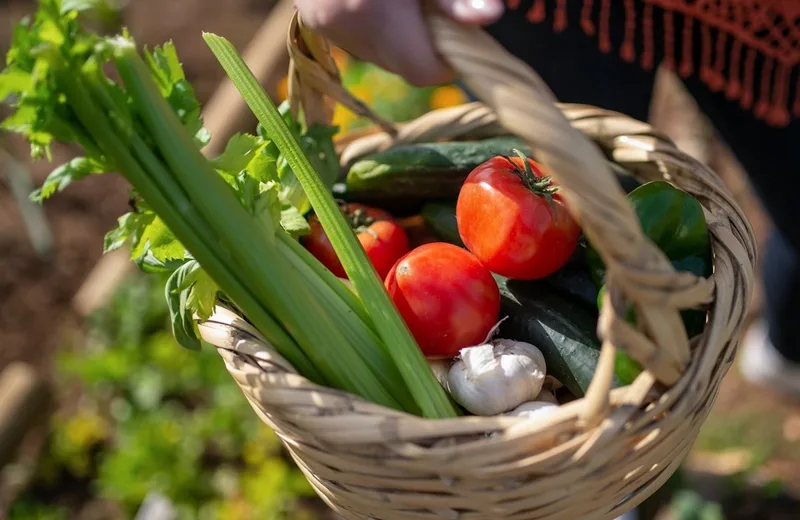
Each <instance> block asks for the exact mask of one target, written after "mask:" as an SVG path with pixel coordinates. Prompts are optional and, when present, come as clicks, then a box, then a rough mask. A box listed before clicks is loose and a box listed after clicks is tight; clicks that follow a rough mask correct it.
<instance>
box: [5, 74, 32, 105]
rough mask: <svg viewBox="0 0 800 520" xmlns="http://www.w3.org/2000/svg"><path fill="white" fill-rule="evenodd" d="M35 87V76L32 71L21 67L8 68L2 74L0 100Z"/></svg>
mask: <svg viewBox="0 0 800 520" xmlns="http://www.w3.org/2000/svg"><path fill="white" fill-rule="evenodd" d="M32 88H33V76H31V73H30V72H25V71H23V70H19V69H8V70H5V71H3V73H2V74H0V101H3V100H5V99H6V98H7V97H8V96H9V95H11V94H15V93H18V92H27V91H28V90H31V89H32Z"/></svg>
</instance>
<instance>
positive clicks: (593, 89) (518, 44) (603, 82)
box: [487, 0, 800, 362]
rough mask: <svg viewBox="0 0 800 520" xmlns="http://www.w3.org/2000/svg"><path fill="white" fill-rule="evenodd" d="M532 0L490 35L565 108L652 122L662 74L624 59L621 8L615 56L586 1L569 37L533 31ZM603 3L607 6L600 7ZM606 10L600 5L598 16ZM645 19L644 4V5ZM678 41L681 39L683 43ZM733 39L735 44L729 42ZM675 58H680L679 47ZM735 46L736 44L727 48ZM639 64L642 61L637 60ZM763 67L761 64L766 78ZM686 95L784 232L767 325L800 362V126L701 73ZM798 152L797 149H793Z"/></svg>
mask: <svg viewBox="0 0 800 520" xmlns="http://www.w3.org/2000/svg"><path fill="white" fill-rule="evenodd" d="M531 4H532V0H528V1H527V2H525V1H523V2H521V5H520V7H519V8H518V9H515V10H510V9H509V10H507V12H506V14H505V15H504V16H503V18H502V19H501V20H500V21H499V22H498V23H496V24H494V25H492V26H490V27H489V28H488V29H487V30H488V31H489V33H490V34H491V35H492V36H493V37H494V38H495V39H497V41H498V42H500V44H502V45H503V46H504V47H505V48H506V49H508V50H509V51H510V52H512V53H513V54H515V55H516V56H518V57H519V58H520V59H522V60H524V61H525V62H527V63H529V64H530V65H531V66H532V67H533V68H534V70H536V72H537V73H538V74H539V75H540V76H541V77H542V79H543V80H544V81H545V82H546V83H547V84H548V85H549V86H550V88H551V89H552V90H553V92H554V93H555V95H556V97H557V98H558V99H559V100H560V101H563V102H568V103H569V102H572V103H586V104H591V105H595V106H598V107H602V108H606V109H610V110H614V111H618V112H622V113H624V114H627V115H629V116H631V117H633V118H636V119H638V120H641V121H645V120H647V118H648V111H649V106H650V99H651V95H652V91H653V84H654V81H655V67H654V68H653V69H652V70H650V71H647V70H645V69H644V68H643V67H642V66H641V65H640V64H639V63H638V61H637V62H636V63H627V62H625V61H624V60H622V59H621V58H620V56H619V48H620V44H621V43H622V35H623V27H624V19H625V18H624V15H625V13H624V9H623V6H622V2H613V3H612V6H611V18H610V34H611V36H612V46H613V47H612V51H611V52H610V53H608V54H604V53H602V52H601V51H600V50H599V49H598V45H597V41H596V38H597V37H596V36H594V37H590V36H588V35H586V34H585V33H584V32H583V30H582V29H581V28H580V26H579V18H580V9H581V6H582V5H583V1H581V0H569V3H568V27H567V30H565V31H563V32H560V33H557V32H555V31H554V30H553V28H552V25H553V24H552V20H546V21H545V22H543V23H540V24H531V23H530V22H528V21H527V20H526V19H525V13H526V12H527V10H528V8H529V7H530V5H531ZM595 4H601V2H595ZM597 9H599V6H598V5H595V10H597ZM637 10H638V11H639V12H638V15H639V19H641V16H640V15H641V10H642V5H641V3H640V2H637ZM653 20H654V26H653V42H654V44H655V45H654V51H655V63H656V64H657V63H658V62H659V61H660V59H661V58H662V57H663V41H664V27H663V17H662V16H661V13H660V12H659V10H658V9H656V10H655V16H654V17H653ZM699 25H700V24H695V27H694V30H695V33H696V34H695V37H694V38H693V41H694V42H699V41H700V28H699ZM682 30H683V27H682V20H681V17H679V16H676V17H675V31H674V34H676V35H680V34H681V33H682ZM637 38H638V40H637V45H636V48H637V50H640V49H642V46H641V38H642V31H641V27H639V28H638V31H637ZM677 40H680V38H678V39H677ZM729 40H730V39H729ZM677 45H678V48H677V49H676V52H675V55H676V56H680V53H681V52H682V51H681V49H680V41H678V42H677ZM728 45H731V42H730V41H729V42H728ZM700 51H701V46H700V45H699V44H696V45H694V47H693V49H692V52H693V54H694V63H695V64H699V63H700ZM637 57H638V56H637ZM762 66H763V60H762V59H761V58H760V57H759V59H758V60H757V62H756V69H755V71H756V76H755V77H756V78H759V77H760V72H761V67H762ZM685 85H686V87H687V90H688V91H689V92H690V93H691V95H692V96H693V97H694V98H695V99H696V100H697V103H698V105H699V106H700V109H701V110H702V111H703V112H704V113H705V114H706V115H707V116H708V118H709V119H710V120H711V122H712V124H713V125H714V127H715V129H716V130H717V132H718V133H719V135H720V136H721V137H722V138H723V139H724V140H725V141H726V142H727V143H728V145H729V146H730V147H731V149H732V150H733V152H734V153H735V155H736V156H737V158H738V159H739V161H740V162H741V163H742V165H743V166H744V168H745V169H746V170H747V172H748V173H749V175H750V179H751V181H752V184H753V186H754V188H755V190H756V192H757V194H758V195H759V197H760V199H761V201H762V203H763V205H764V207H765V208H766V210H767V212H768V214H769V216H770V217H771V218H772V220H773V222H774V224H775V227H776V228H777V231H776V236H775V237H774V238H773V240H772V241H771V242H770V244H769V247H768V250H767V254H766V257H765V258H764V259H763V262H762V270H763V277H764V283H765V286H766V296H767V298H766V300H767V301H766V318H767V321H768V324H769V330H770V337H771V339H772V341H773V343H774V344H775V346H776V348H777V349H778V350H779V351H780V352H781V353H782V354H783V355H784V356H785V357H787V358H789V359H791V360H793V361H795V362H800V319H797V318H796V317H795V316H797V315H800V314H798V313H800V260H799V258H800V255H798V253H797V252H798V251H800V225H797V224H796V223H795V219H797V217H798V216H799V215H800V204H798V202H797V201H796V195H795V193H794V190H793V189H791V187H790V185H791V181H790V180H789V179H790V178H791V176H793V175H797V174H800V121H798V120H794V121H792V122H791V123H790V125H789V126H788V127H784V128H775V127H771V126H768V125H767V124H766V123H765V122H763V121H761V120H759V119H757V118H756V117H755V116H754V115H753V113H752V111H751V110H746V109H743V108H741V107H740V106H739V103H738V102H736V101H731V100H728V99H727V98H726V97H725V94H724V92H712V91H711V90H710V89H709V88H708V86H706V85H705V84H704V83H703V82H702V81H701V80H700V78H699V77H698V76H697V73H695V74H694V75H692V76H690V77H689V78H687V79H686V80H685ZM792 143H793V144H794V146H793V147H792V146H790V145H791V144H792Z"/></svg>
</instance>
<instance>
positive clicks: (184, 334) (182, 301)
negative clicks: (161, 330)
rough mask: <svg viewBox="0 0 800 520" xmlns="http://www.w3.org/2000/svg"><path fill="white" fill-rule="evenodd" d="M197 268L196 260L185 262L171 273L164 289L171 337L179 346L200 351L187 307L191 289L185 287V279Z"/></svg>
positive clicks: (197, 337)
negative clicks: (173, 337)
mask: <svg viewBox="0 0 800 520" xmlns="http://www.w3.org/2000/svg"><path fill="white" fill-rule="evenodd" d="M199 268H200V264H198V263H197V261H196V260H190V261H189V262H186V263H185V264H183V265H182V266H181V267H179V268H178V269H176V270H175V272H173V273H172V275H171V276H170V277H169V278H168V279H167V283H166V285H165V287H164V295H165V297H166V299H167V307H168V308H169V317H170V326H171V327H172V335H173V336H175V340H176V341H177V342H178V344H179V345H181V346H182V347H184V348H187V349H190V350H200V348H201V343H200V338H199V335H198V332H197V325H196V324H195V321H194V317H193V316H192V311H191V310H190V309H189V305H188V302H189V293H190V291H191V288H190V287H188V288H187V287H186V279H187V278H188V277H189V276H190V275H192V273H193V272H194V271H195V270H197V269H199Z"/></svg>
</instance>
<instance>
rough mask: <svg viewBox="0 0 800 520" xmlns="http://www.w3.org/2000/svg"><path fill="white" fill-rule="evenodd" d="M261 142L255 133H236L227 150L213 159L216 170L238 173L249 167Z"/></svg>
mask: <svg viewBox="0 0 800 520" xmlns="http://www.w3.org/2000/svg"><path fill="white" fill-rule="evenodd" d="M261 142H262V141H261V139H260V138H258V137H256V136H254V135H250V134H234V135H233V136H231V138H230V139H228V143H227V144H226V145H225V150H224V151H223V152H222V153H221V154H220V155H219V156H217V157H215V158H214V159H212V160H211V164H212V166H214V169H215V170H221V171H222V172H225V173H227V174H230V175H236V174H238V173H239V172H240V171H242V170H244V169H245V168H247V165H248V164H250V161H252V160H253V156H254V155H255V152H256V150H257V149H258V147H259V146H260V145H261Z"/></svg>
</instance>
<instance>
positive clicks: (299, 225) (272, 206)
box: [255, 181, 311, 238]
mask: <svg viewBox="0 0 800 520" xmlns="http://www.w3.org/2000/svg"><path fill="white" fill-rule="evenodd" d="M262 186H263V188H262V191H261V194H260V196H259V200H258V201H257V203H256V212H255V214H256V215H258V214H259V213H260V212H261V211H268V212H269V216H270V222H276V221H280V223H281V227H282V228H283V229H284V230H285V231H286V232H287V233H289V234H290V235H291V236H293V237H295V238H296V237H298V236H301V235H306V234H308V233H310V232H311V227H310V226H309V224H308V221H307V220H306V219H305V217H304V216H303V214H302V213H300V211H299V210H298V209H297V208H296V207H295V206H293V205H292V204H291V203H290V202H289V201H288V200H286V197H285V196H284V194H283V192H282V191H281V190H280V185H279V184H278V183H277V182H274V181H271V182H268V183H266V184H263V185H262Z"/></svg>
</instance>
